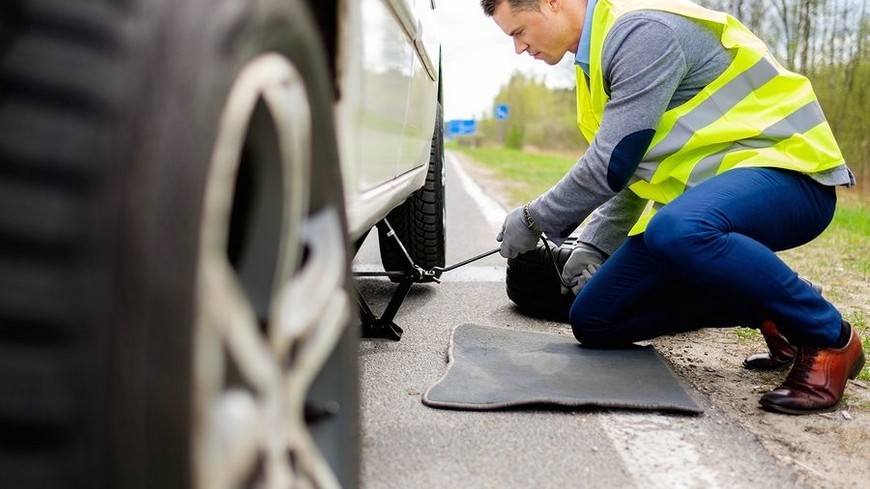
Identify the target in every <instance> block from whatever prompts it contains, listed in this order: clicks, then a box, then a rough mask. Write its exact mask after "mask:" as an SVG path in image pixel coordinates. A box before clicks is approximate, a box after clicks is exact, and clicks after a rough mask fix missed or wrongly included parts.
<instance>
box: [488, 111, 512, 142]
mask: <svg viewBox="0 0 870 489" xmlns="http://www.w3.org/2000/svg"><path fill="white" fill-rule="evenodd" d="M492 113H493V115H494V116H495V120H496V121H498V134H499V138H500V139H501V144H502V146H504V143H505V139H504V133H505V126H506V125H507V122H505V121H506V120H507V119H508V117H509V116H510V114H511V108H510V106H509V105H508V104H497V105H496V106H495V107H493V109H492Z"/></svg>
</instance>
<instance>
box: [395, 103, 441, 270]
mask: <svg viewBox="0 0 870 489" xmlns="http://www.w3.org/2000/svg"><path fill="white" fill-rule="evenodd" d="M441 110H442V109H441V104H440V103H439V104H438V109H437V111H436V116H435V133H434V134H433V136H432V146H431V150H430V153H429V170H428V171H427V173H426V183H425V185H423V187H422V188H420V189H419V190H417V191H416V192H414V194H413V195H411V197H409V198H408V200H406V201H405V202H404V203H402V204H401V205H399V206H398V207H396V208H395V209H393V210H392V211H390V213H389V214H388V215H387V220H388V221H389V222H390V226H392V228H393V231H394V232H395V233H396V236H397V237H398V238H399V240H401V242H402V244H403V245H404V247H405V250H406V251H407V252H408V255H409V256H410V257H411V259H412V260H413V261H414V263H415V264H417V265H418V266H420V267H422V268H423V269H424V270H430V269H432V268H433V267H443V266H444V264H445V255H446V250H447V244H446V243H447V211H446V205H445V198H446V196H445V167H444V124H443V123H442V114H441ZM378 243H379V247H380V251H381V262H382V263H383V265H384V269H385V270H387V271H391V272H407V271H409V270H410V267H409V265H408V260H407V259H406V258H405V254H404V253H403V252H402V250H401V249H400V248H399V246H398V245H397V244H396V243H395V241H393V240H392V239H390V238H389V237H388V236H386V234H385V233H384V232H383V231H382V230H381V229H380V228H379V230H378ZM440 275H441V274H440V273H436V274H435V275H434V277H435V278H438V277H440ZM396 280H397V279H394V281H396Z"/></svg>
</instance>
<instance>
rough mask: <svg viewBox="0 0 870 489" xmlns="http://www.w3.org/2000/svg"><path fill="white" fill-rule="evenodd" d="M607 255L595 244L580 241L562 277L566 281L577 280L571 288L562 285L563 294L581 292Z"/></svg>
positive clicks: (566, 264) (563, 270)
mask: <svg viewBox="0 0 870 489" xmlns="http://www.w3.org/2000/svg"><path fill="white" fill-rule="evenodd" d="M606 259H607V255H605V254H604V253H602V252H600V251H598V249H596V248H595V247H594V246H592V245H588V244H586V243H583V242H582V241H581V242H578V243H577V246H575V247H574V250H573V251H571V256H569V257H568V261H567V262H565V267H564V268H563V269H562V279H563V280H564V281H565V282H566V283H572V282H576V283H575V284H574V286H573V287H571V288H570V289H569V288H568V287H565V286H564V285H563V286H562V295H567V294H568V292H571V293H572V294H574V295H577V294H579V293H580V289H582V288H583V287H584V286H585V285H586V284H587V283H588V282H589V281H590V280H592V276H593V275H595V273H596V272H598V267H600V266H601V264H602V263H604V260H606Z"/></svg>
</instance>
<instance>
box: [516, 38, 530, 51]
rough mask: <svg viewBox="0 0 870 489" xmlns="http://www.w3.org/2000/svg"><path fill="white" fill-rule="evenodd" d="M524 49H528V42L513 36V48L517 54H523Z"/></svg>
mask: <svg viewBox="0 0 870 489" xmlns="http://www.w3.org/2000/svg"><path fill="white" fill-rule="evenodd" d="M526 49H529V45H528V44H526V43H524V42H522V41H520V40H519V39H517V38H514V50H515V51H516V52H517V54H523V52H525V50H526Z"/></svg>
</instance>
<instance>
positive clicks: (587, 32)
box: [574, 0, 598, 76]
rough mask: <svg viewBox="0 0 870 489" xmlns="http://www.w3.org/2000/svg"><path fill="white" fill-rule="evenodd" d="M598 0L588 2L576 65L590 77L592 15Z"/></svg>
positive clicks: (575, 60) (575, 59) (575, 57)
mask: <svg viewBox="0 0 870 489" xmlns="http://www.w3.org/2000/svg"><path fill="white" fill-rule="evenodd" d="M596 3H598V0H588V2H587V3H586V18H585V19H584V21H583V32H582V33H580V44H578V46H577V55H576V56H574V63H575V64H576V65H577V66H579V67H580V69H582V70H583V72H584V73H586V75H587V76H588V75H589V44H590V41H591V38H592V14H593V12H595V4H596Z"/></svg>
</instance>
